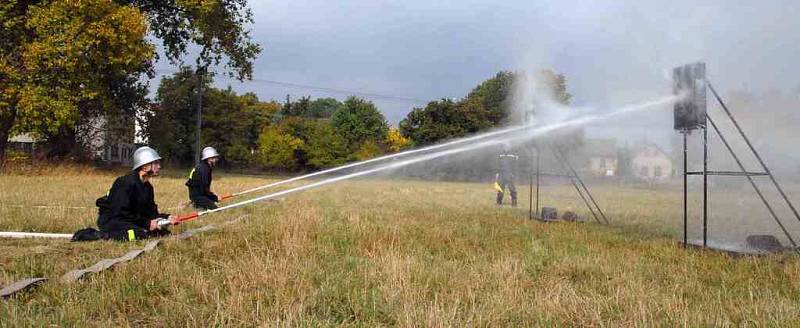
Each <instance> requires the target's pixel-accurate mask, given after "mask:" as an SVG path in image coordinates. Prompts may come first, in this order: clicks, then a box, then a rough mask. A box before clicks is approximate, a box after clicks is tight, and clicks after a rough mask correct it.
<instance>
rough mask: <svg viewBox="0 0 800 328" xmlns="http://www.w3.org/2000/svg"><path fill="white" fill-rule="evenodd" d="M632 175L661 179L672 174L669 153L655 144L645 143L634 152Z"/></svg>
mask: <svg viewBox="0 0 800 328" xmlns="http://www.w3.org/2000/svg"><path fill="white" fill-rule="evenodd" d="M632 170H633V175H634V176H635V177H636V178H638V179H641V180H646V181H661V180H666V179H669V178H671V177H672V176H673V172H674V164H673V163H672V159H671V158H670V156H669V154H667V153H666V152H665V151H663V150H661V148H659V147H658V146H656V145H655V144H646V145H644V146H642V147H640V148H639V149H637V150H636V151H635V152H634V155H633V160H632Z"/></svg>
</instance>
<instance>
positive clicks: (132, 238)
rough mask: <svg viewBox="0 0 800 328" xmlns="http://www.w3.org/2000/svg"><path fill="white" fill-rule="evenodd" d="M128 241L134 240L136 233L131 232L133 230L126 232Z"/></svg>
mask: <svg viewBox="0 0 800 328" xmlns="http://www.w3.org/2000/svg"><path fill="white" fill-rule="evenodd" d="M128 240H129V241H134V240H136V233H134V232H133V229H130V230H128Z"/></svg>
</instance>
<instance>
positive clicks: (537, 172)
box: [536, 145, 542, 215]
mask: <svg viewBox="0 0 800 328" xmlns="http://www.w3.org/2000/svg"><path fill="white" fill-rule="evenodd" d="M539 151H540V149H539V146H538V145H537V146H536V214H537V215H539V214H540V213H541V212H540V209H539V177H541V174H542V173H541V166H540V158H541V156H540V153H539Z"/></svg>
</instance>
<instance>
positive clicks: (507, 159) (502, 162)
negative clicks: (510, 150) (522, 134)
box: [497, 154, 519, 179]
mask: <svg viewBox="0 0 800 328" xmlns="http://www.w3.org/2000/svg"><path fill="white" fill-rule="evenodd" d="M518 159H519V156H517V155H514V154H500V155H499V156H498V157H497V162H498V163H497V173H498V174H499V175H500V178H505V179H513V178H514V173H515V172H516V171H517V160H518Z"/></svg>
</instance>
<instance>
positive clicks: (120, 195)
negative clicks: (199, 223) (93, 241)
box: [97, 171, 168, 238]
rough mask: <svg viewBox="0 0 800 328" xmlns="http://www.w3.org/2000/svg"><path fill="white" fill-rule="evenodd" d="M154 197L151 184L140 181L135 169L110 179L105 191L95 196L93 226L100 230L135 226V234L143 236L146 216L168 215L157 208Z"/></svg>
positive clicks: (146, 226) (111, 230) (152, 217)
mask: <svg viewBox="0 0 800 328" xmlns="http://www.w3.org/2000/svg"><path fill="white" fill-rule="evenodd" d="M154 198H155V196H154V194H153V186H152V185H151V184H150V183H149V182H142V180H141V179H140V178H139V173H138V172H136V171H132V172H131V173H129V174H126V175H123V176H121V177H119V178H117V179H116V180H115V181H114V184H113V185H111V190H109V191H108V194H106V195H105V196H103V197H100V198H98V199H97V207H98V208H99V209H98V212H99V215H98V218H97V226H98V227H99V228H100V231H103V232H120V231H124V232H127V231H128V230H135V231H136V234H137V238H140V237H144V235H146V234H147V233H148V231H149V228H150V220H153V219H156V218H159V217H166V216H168V214H160V213H159V212H158V205H156V203H155V199H154ZM140 235H141V236H140Z"/></svg>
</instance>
